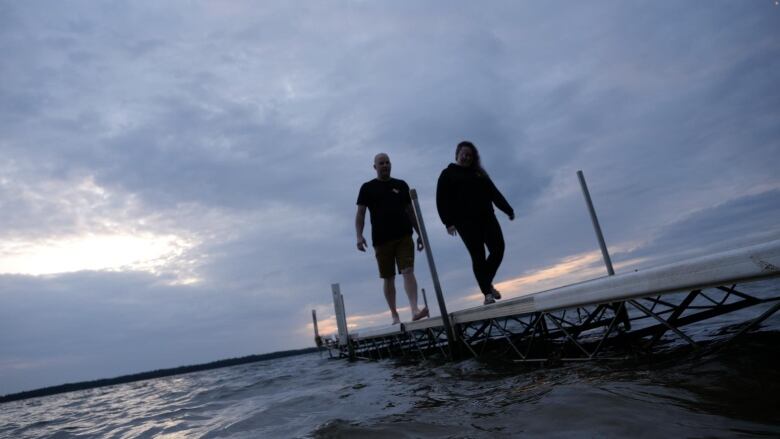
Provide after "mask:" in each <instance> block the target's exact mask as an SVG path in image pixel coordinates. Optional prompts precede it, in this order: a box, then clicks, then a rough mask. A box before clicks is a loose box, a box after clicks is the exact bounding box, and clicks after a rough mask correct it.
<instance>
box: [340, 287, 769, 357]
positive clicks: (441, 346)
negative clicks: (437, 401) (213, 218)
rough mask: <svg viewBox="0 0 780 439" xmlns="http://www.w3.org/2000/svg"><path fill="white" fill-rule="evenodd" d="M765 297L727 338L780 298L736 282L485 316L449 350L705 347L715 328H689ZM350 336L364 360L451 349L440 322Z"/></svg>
mask: <svg viewBox="0 0 780 439" xmlns="http://www.w3.org/2000/svg"><path fill="white" fill-rule="evenodd" d="M762 303H772V306H770V307H768V308H767V309H766V310H765V311H764V312H762V313H761V314H760V315H758V316H756V317H754V318H752V319H750V320H749V321H747V322H745V323H744V324H742V325H741V326H739V327H738V328H735V329H734V330H733V331H732V332H731V333H729V334H727V335H728V337H726V338H725V339H721V340H718V341H723V342H725V344H727V343H729V342H730V341H732V340H733V339H735V338H737V337H739V336H741V335H743V334H745V333H746V332H748V331H750V330H752V329H754V328H756V327H757V326H758V325H760V324H761V322H763V321H765V320H766V319H768V318H769V317H771V316H772V315H773V314H775V313H776V312H777V311H778V309H780V297H772V298H763V299H762V298H757V297H754V296H752V295H750V294H747V293H745V292H742V291H738V290H737V289H736V285H731V286H718V287H713V288H709V289H696V290H693V291H690V292H685V291H683V292H679V293H672V294H666V295H659V296H653V297H642V298H635V299H629V300H625V301H621V302H610V303H602V304H593V305H585V306H579V307H575V308H568V309H563V310H555V311H544V312H535V313H530V314H523V315H516V316H509V317H501V318H495V319H485V320H479V321H473V322H468V323H464V324H458V325H455V327H454V331H455V333H456V337H457V338H458V343H457V345H456V346H453V347H452V349H453V351H454V352H456V354H457V355H456V356H460V357H475V358H486V357H492V358H495V357H498V358H505V359H511V360H513V361H517V362H557V361H586V360H619V359H626V358H628V357H630V356H635V355H642V354H647V353H652V352H654V351H658V350H660V349H662V346H677V345H679V344H680V343H682V344H683V345H687V346H689V347H690V348H691V349H692V350H695V351H700V350H701V349H702V347H703V346H704V345H706V344H709V343H710V342H711V341H712V335H711V334H706V333H702V331H701V330H699V331H698V332H697V331H695V330H693V329H690V330H689V329H688V328H694V327H695V324H696V323H699V322H703V321H705V320H709V319H715V318H717V317H719V316H722V315H725V314H729V313H733V312H736V311H738V310H742V309H744V308H748V307H751V306H755V305H759V304H762ZM683 328H686V330H687V332H686V331H683ZM697 339H698V340H697ZM352 343H353V347H354V351H355V354H356V355H357V356H358V357H359V358H365V359H382V358H389V357H399V356H400V357H409V358H417V359H426V358H427V357H428V356H431V355H438V354H441V355H443V356H446V353H447V350H448V349H450V347H449V346H448V343H447V336H446V331H445V329H444V328H443V327H435V328H429V329H421V330H415V331H409V332H402V333H401V334H398V335H392V336H382V337H374V338H367V339H353V340H352ZM723 344H724V343H719V345H720V346H722V345H723ZM326 347H328V348H329V352H330V350H331V349H333V348H336V351H337V352H338V354H339V355H338V356H339V357H344V356H346V348H345V347H343V346H341V347H338V346H333V344H331V345H328V344H327V343H326Z"/></svg>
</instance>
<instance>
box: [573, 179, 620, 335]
mask: <svg viewBox="0 0 780 439" xmlns="http://www.w3.org/2000/svg"><path fill="white" fill-rule="evenodd" d="M577 177H578V178H579V179H580V187H581V188H582V195H584V196H585V204H587V205H588V212H590V221H591V222H592V223H593V229H594V230H595V231H596V239H598V241H599V247H601V256H602V257H603V258H604V265H606V266H607V275H609V276H614V275H615V269H614V268H612V258H610V257H609V250H607V244H606V242H604V234H603V233H601V226H600V225H599V219H598V218H597V217H596V209H595V208H593V200H591V198H590V192H589V191H588V185H587V183H585V175H584V174H583V173H582V171H581V170H580V171H577ZM610 305H611V307H612V309H613V310H614V311H615V318H617V319H618V320H621V321H622V322H623V326H624V327H625V328H626V330H627V331H628V330H630V329H631V320H630V319H629V317H628V311H627V310H626V307H625V306H621V303H620V302H615V303H612V304H610Z"/></svg>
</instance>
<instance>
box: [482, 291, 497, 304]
mask: <svg viewBox="0 0 780 439" xmlns="http://www.w3.org/2000/svg"><path fill="white" fill-rule="evenodd" d="M491 303H496V299H495V298H494V297H493V294H492V293H488V294H485V301H484V302H483V303H482V304H483V305H490V304H491Z"/></svg>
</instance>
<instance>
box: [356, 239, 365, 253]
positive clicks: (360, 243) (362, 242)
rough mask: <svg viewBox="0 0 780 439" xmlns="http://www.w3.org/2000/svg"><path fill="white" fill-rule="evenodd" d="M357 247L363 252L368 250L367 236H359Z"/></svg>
mask: <svg viewBox="0 0 780 439" xmlns="http://www.w3.org/2000/svg"><path fill="white" fill-rule="evenodd" d="M357 248H358V250H360V251H362V252H364V251H366V238H364V237H362V236H359V237H358V241H357Z"/></svg>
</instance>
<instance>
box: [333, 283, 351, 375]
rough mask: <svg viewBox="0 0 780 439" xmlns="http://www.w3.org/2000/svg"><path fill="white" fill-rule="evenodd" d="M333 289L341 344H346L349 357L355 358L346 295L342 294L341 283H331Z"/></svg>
mask: <svg viewBox="0 0 780 439" xmlns="http://www.w3.org/2000/svg"><path fill="white" fill-rule="evenodd" d="M330 288H331V290H332V291H333V306H334V308H336V326H337V327H338V330H339V345H341V346H346V347H347V352H348V353H349V359H350V360H353V359H354V358H355V352H354V350H353V348H352V343H351V342H350V340H349V330H348V329H347V312H346V311H345V309H344V296H342V295H341V287H340V286H339V284H331V286H330Z"/></svg>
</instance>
